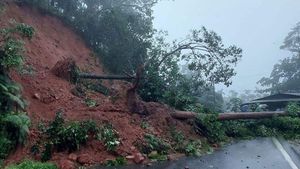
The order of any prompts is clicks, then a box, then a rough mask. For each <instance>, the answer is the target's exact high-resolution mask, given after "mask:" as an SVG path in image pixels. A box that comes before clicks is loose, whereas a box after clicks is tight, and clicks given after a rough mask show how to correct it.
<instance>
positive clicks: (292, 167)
mask: <svg viewBox="0 0 300 169" xmlns="http://www.w3.org/2000/svg"><path fill="white" fill-rule="evenodd" d="M143 168H145V169H146V168H147V169H185V168H188V169H300V156H299V154H298V152H297V151H296V150H295V148H294V147H293V146H292V145H291V144H289V143H288V142H287V141H284V140H280V139H279V140H278V139H276V138H258V139H255V140H249V141H239V142H237V143H234V144H232V145H228V146H226V147H224V148H223V149H222V150H219V151H216V152H214V153H213V154H210V155H205V156H203V157H198V158H189V157H187V158H182V159H179V160H177V161H168V162H162V163H156V164H153V165H152V166H150V167H148V166H135V165H131V166H126V167H121V168H118V169H143ZM95 169H104V167H96V168H95Z"/></svg>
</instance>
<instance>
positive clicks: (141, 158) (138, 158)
mask: <svg viewBox="0 0 300 169" xmlns="http://www.w3.org/2000/svg"><path fill="white" fill-rule="evenodd" d="M133 160H134V162H135V163H136V164H140V163H142V162H143V161H144V160H145V157H144V156H143V155H142V154H141V153H136V154H135V155H134V159H133Z"/></svg>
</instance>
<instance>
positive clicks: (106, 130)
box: [98, 124, 120, 151]
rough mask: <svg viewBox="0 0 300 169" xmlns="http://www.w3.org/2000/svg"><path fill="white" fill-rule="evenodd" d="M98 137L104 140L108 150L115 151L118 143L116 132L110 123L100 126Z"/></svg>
mask: <svg viewBox="0 0 300 169" xmlns="http://www.w3.org/2000/svg"><path fill="white" fill-rule="evenodd" d="M98 139H99V140H101V141H103V142H104V145H105V147H106V149H107V150H108V151H115V150H116V148H117V147H118V146H119V144H120V141H119V136H118V132H117V131H116V130H115V129H114V128H113V126H112V125H110V124H106V125H104V126H102V127H100V129H99V133H98Z"/></svg>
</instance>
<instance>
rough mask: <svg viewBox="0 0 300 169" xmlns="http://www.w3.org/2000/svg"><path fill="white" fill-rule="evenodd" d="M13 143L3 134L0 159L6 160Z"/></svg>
mask: <svg viewBox="0 0 300 169" xmlns="http://www.w3.org/2000/svg"><path fill="white" fill-rule="evenodd" d="M12 146H13V145H12V142H11V141H10V140H9V139H7V138H6V137H4V136H3V135H2V134H1V136H0V159H5V158H6V157H7V156H8V154H9V152H10V151H11V149H12V148H13V147H12Z"/></svg>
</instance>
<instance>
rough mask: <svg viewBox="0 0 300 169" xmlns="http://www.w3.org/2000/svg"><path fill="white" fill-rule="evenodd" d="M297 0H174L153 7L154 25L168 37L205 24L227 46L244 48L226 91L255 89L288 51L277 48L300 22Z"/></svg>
mask: <svg viewBox="0 0 300 169" xmlns="http://www.w3.org/2000/svg"><path fill="white" fill-rule="evenodd" d="M299 7H300V1H298V0H251V1H250V0H248V1H244V0H227V1H224V0H175V1H162V2H159V3H158V5H156V6H155V8H154V16H155V19H154V27H155V28H156V29H163V30H167V31H168V32H169V40H172V39H180V38H182V37H184V36H185V35H186V34H187V33H188V32H189V30H191V29H199V28H201V26H205V27H207V28H208V29H211V30H214V31H216V32H217V33H218V34H219V35H221V36H222V38H223V41H224V43H225V44H226V45H230V44H235V45H237V46H239V47H241V48H242V49H243V58H242V60H241V61H240V62H239V63H238V65H237V67H236V72H237V75H236V76H235V77H234V78H233V79H232V80H233V84H232V85H231V86H230V87H228V88H227V87H225V86H222V85H218V86H217V88H218V89H223V90H224V92H225V93H227V92H228V91H230V90H235V91H238V92H241V91H243V90H246V89H250V90H255V88H256V86H258V85H257V84H256V82H257V81H258V80H259V79H260V78H262V77H263V76H268V75H269V74H270V73H271V71H272V68H273V65H274V64H276V63H277V62H278V61H279V60H280V59H282V58H284V57H287V56H289V53H288V52H286V51H283V50H280V49H279V47H280V46H281V44H282V42H283V40H284V38H285V36H286V35H287V34H288V32H289V31H290V29H291V28H292V27H293V26H295V24H296V23H297V22H299V21H300V15H299V14H300V8H299Z"/></svg>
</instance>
